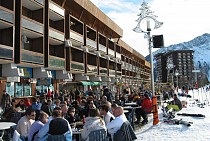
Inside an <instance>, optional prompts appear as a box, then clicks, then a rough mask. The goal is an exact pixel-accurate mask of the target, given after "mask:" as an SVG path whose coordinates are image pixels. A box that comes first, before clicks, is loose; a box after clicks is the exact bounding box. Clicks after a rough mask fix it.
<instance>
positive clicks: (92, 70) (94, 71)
mask: <svg viewBox="0 0 210 141" xmlns="http://www.w3.org/2000/svg"><path fill="white" fill-rule="evenodd" d="M87 73H92V74H98V68H97V66H92V65H87Z"/></svg>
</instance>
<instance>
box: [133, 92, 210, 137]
mask: <svg viewBox="0 0 210 141" xmlns="http://www.w3.org/2000/svg"><path fill="white" fill-rule="evenodd" d="M189 94H190V95H191V96H192V98H186V97H184V99H186V100H187V102H188V105H187V107H186V108H183V109H182V110H181V111H179V112H177V113H189V114H203V115H205V118H199V117H190V116H178V115H175V119H182V120H183V121H188V122H193V123H192V124H191V126H190V127H187V126H185V125H174V124H168V123H164V122H163V119H164V117H163V115H162V111H161V108H159V110H158V111H159V120H160V122H159V123H158V124H157V125H153V119H152V116H151V118H150V119H149V123H148V124H147V125H145V126H143V127H142V128H141V129H139V130H137V131H136V135H137V138H138V139H137V141H140V140H144V141H210V132H209V130H210V112H209V111H210V105H209V103H208V101H209V100H210V91H207V92H206V89H205V88H204V89H203V88H200V89H199V91H198V90H193V91H189ZM195 99H198V100H199V101H201V102H202V103H205V105H204V106H203V108H201V107H199V106H198V105H197V104H196V102H195ZM180 100H183V97H180ZM177 113H176V114H177Z"/></svg>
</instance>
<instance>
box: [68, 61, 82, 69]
mask: <svg viewBox="0 0 210 141" xmlns="http://www.w3.org/2000/svg"><path fill="white" fill-rule="evenodd" d="M71 69H72V70H76V71H84V70H85V68H84V63H78V62H73V61H71Z"/></svg>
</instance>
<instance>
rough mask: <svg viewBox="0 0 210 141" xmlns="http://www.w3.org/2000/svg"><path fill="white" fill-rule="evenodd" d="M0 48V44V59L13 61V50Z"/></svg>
mask: <svg viewBox="0 0 210 141" xmlns="http://www.w3.org/2000/svg"><path fill="white" fill-rule="evenodd" d="M2 46H4V45H1V44H0V58H3V59H9V60H11V59H13V48H11V47H10V48H11V49H9V48H8V49H7V48H2Z"/></svg>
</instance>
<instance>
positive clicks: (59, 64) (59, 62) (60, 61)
mask: <svg viewBox="0 0 210 141" xmlns="http://www.w3.org/2000/svg"><path fill="white" fill-rule="evenodd" d="M49 66H50V67H55V68H59V69H65V59H64V58H60V57H55V56H50V57H49Z"/></svg>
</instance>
